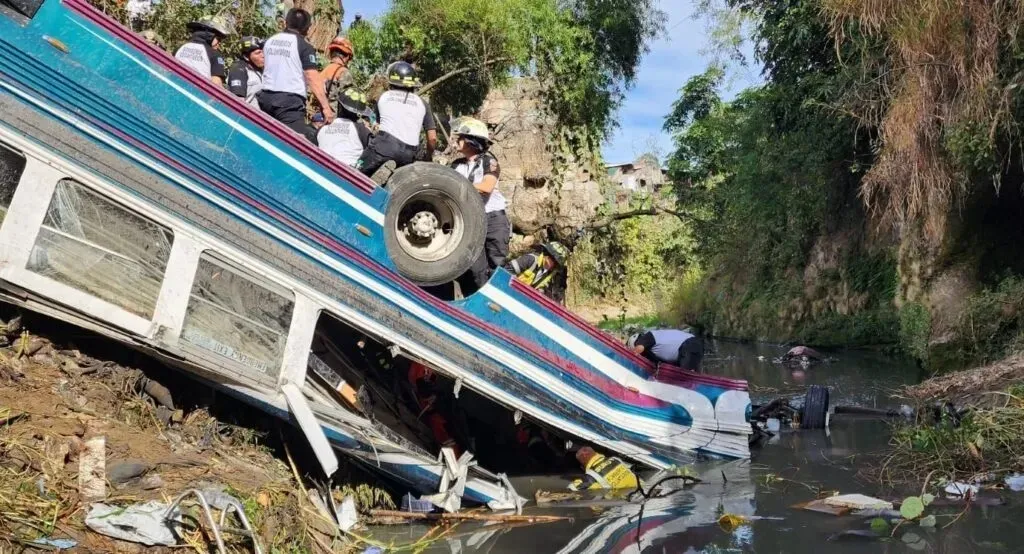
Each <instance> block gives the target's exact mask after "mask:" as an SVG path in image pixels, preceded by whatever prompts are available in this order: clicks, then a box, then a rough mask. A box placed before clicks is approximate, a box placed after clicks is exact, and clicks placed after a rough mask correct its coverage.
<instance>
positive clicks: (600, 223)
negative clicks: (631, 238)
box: [584, 206, 690, 230]
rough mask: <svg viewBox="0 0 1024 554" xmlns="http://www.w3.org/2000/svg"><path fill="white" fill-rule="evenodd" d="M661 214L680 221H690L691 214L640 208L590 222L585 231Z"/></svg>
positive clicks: (660, 208)
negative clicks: (674, 217) (672, 216)
mask: <svg viewBox="0 0 1024 554" xmlns="http://www.w3.org/2000/svg"><path fill="white" fill-rule="evenodd" d="M660 213H666V214H670V215H674V216H676V217H678V218H679V219H689V218H690V215H689V214H686V213H683V212H677V211H675V210H670V209H668V208H662V207H661V206H651V207H648V208H640V209H637V210H631V211H628V212H620V213H617V214H611V215H608V216H605V217H602V218H601V219H598V220H596V221H592V222H590V224H589V225H587V226H585V227H584V228H585V229H589V230H596V229H604V228H605V227H608V226H609V225H611V224H612V223H615V222H616V221H622V220H623V219H632V218H634V217H641V216H651V215H658V214H660Z"/></svg>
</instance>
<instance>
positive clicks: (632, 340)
mask: <svg viewBox="0 0 1024 554" xmlns="http://www.w3.org/2000/svg"><path fill="white" fill-rule="evenodd" d="M639 338H640V333H633V334H632V335H630V336H629V338H628V339H626V346H628V347H629V348H630V350H632V349H633V348H636V341H637V339H639Z"/></svg>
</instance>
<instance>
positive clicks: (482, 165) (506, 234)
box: [451, 117, 512, 297]
mask: <svg viewBox="0 0 1024 554" xmlns="http://www.w3.org/2000/svg"><path fill="white" fill-rule="evenodd" d="M452 137H453V138H454V139H455V144H456V146H457V147H458V148H459V151H460V152H461V153H462V157H461V158H459V159H457V160H455V161H454V162H452V164H451V166H452V169H454V170H455V171H457V172H458V173H459V174H460V175H462V176H463V177H465V178H467V179H469V182H470V183H473V186H474V187H475V188H476V190H477V192H479V193H480V196H481V198H482V199H483V202H484V213H485V214H486V215H487V238H486V239H485V240H484V251H483V252H482V253H481V254H480V257H479V258H477V260H476V262H474V263H473V265H472V267H470V268H469V271H467V272H466V273H465V274H463V275H462V276H461V277H459V288H460V289H461V290H462V296H463V297H466V296H469V295H470V294H473V293H474V292H476V291H477V290H479V289H480V287H483V286H484V285H485V284H487V280H488V279H490V278H491V273H492V272H493V271H494V270H495V269H496V268H499V267H501V266H503V265H505V259H506V258H507V257H508V242H509V240H510V239H511V238H512V225H511V223H509V220H508V216H507V215H506V214H505V208H506V207H507V205H508V202H506V200H505V197H504V196H503V195H502V194H501V191H499V190H498V180H499V179H500V178H501V167H500V166H499V165H498V159H497V158H495V157H494V154H491V152H490V151H489V150H488V149H489V148H490V145H491V139H490V132H489V131H488V130H487V125H486V124H484V122H482V121H480V120H478V119H473V118H471V117H466V118H462V119H461V120H460V121H459V123H458V124H457V125H456V126H455V129H454V131H453V132H452Z"/></svg>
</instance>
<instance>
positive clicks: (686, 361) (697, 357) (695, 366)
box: [677, 337, 704, 371]
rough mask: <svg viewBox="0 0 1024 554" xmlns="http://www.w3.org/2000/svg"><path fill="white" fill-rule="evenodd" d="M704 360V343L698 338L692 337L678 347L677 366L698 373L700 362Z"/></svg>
mask: <svg viewBox="0 0 1024 554" xmlns="http://www.w3.org/2000/svg"><path fill="white" fill-rule="evenodd" d="M703 359H704V341H702V340H700V337H692V338H689V339H686V340H685V341H683V344H680V345H679V361H678V362H677V365H678V366H679V367H681V368H683V369H688V370H690V371H700V370H701V369H700V362H701V360H703Z"/></svg>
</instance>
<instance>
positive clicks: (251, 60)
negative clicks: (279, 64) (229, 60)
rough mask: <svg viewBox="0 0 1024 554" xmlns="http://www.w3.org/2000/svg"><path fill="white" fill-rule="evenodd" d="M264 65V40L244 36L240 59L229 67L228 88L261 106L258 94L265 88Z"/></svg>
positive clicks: (250, 102)
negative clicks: (257, 98) (257, 97)
mask: <svg viewBox="0 0 1024 554" xmlns="http://www.w3.org/2000/svg"><path fill="white" fill-rule="evenodd" d="M263 66H264V59H263V41H262V40H260V39H259V38H257V37H243V38H242V50H241V51H240V52H239V56H238V59H237V60H235V63H233V64H231V67H230V68H228V90H230V91H231V92H232V93H233V94H234V95H235V96H238V97H239V98H243V99H244V100H245V103H246V104H249V105H250V106H252V107H254V108H259V107H260V104H259V102H257V101H256V95H257V94H259V92H260V91H261V90H263Z"/></svg>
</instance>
